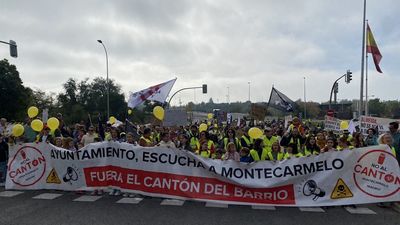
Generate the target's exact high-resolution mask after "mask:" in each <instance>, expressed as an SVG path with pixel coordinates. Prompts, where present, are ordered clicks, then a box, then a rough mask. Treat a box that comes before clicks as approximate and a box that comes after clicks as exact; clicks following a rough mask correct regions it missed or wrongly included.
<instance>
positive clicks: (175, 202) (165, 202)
mask: <svg viewBox="0 0 400 225" xmlns="http://www.w3.org/2000/svg"><path fill="white" fill-rule="evenodd" d="M183 203H185V201H182V200H178V199H164V200H163V201H162V202H161V204H160V205H174V206H182V205H183Z"/></svg>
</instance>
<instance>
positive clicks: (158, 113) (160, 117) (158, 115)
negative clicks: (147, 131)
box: [153, 106, 164, 120]
mask: <svg viewBox="0 0 400 225" xmlns="http://www.w3.org/2000/svg"><path fill="white" fill-rule="evenodd" d="M153 115H154V116H155V117H156V118H157V119H158V120H163V119H164V109H163V108H162V107H161V106H156V107H154V109H153Z"/></svg>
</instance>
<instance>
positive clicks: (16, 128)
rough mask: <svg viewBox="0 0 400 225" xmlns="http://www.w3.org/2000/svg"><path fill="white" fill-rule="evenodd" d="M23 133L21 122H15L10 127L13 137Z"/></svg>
mask: <svg viewBox="0 0 400 225" xmlns="http://www.w3.org/2000/svg"><path fill="white" fill-rule="evenodd" d="M23 133H24V126H22V125H21V124H15V125H14V126H13V128H12V134H13V135H14V137H19V136H21V135H22V134H23Z"/></svg>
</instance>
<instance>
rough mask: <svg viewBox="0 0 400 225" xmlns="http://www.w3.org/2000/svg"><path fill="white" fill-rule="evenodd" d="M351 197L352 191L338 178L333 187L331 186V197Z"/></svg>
mask: <svg viewBox="0 0 400 225" xmlns="http://www.w3.org/2000/svg"><path fill="white" fill-rule="evenodd" d="M351 197H353V193H352V192H351V190H350V188H349V187H348V186H347V185H346V183H345V182H344V181H343V180H342V178H339V180H338V181H337V182H336V185H335V188H333V191H332V194H331V199H340V198H351Z"/></svg>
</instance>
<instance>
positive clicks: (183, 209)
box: [0, 188, 400, 225]
mask: <svg viewBox="0 0 400 225" xmlns="http://www.w3.org/2000/svg"><path fill="white" fill-rule="evenodd" d="M47 193H50V194H51V195H48V194H47ZM43 194H44V195H43ZM53 194H55V195H53ZM14 195H15V196H14ZM82 196H83V197H82ZM43 197H44V198H54V197H56V198H54V199H37V198H43ZM77 200H80V201H77ZM83 200H84V201H86V202H84V201H83ZM118 201H130V203H118ZM302 210H304V209H300V208H296V207H291V208H286V207H276V208H268V209H254V208H253V207H251V206H235V205H213V204H206V203H204V202H193V201H170V200H165V199H160V198H144V199H141V198H130V199H126V198H123V197H122V196H108V195H104V196H102V197H99V198H98V199H96V197H92V196H84V195H78V194H76V193H73V192H60V191H44V190H43V191H23V192H12V191H5V190H4V188H0V224H1V225H3V224H4V225H28V224H29V225H31V224H35V225H36V224H38V225H47V224H49V225H50V224H51V225H59V224H60V225H61V224H82V225H83V224H84V225H91V224H93V225H103V224H113V225H114V224H118V225H122V224H152V225H157V224H162V225H165V224H174V225H178V224H218V225H221V224H229V225H236V224H246V225H247V224H251V225H258V224H268V225H272V224H279V225H291V224H296V225H299V224H307V225H313V224H315V225H330V224H334V225H340V224H346V225H351V224H362V225H368V224H371V225H380V224H384V225H391V224H399V225H400V214H399V213H397V212H395V211H394V210H392V209H390V208H386V209H384V208H379V207H376V206H375V205H362V206H358V207H357V209H356V211H351V209H349V210H350V211H349V210H348V209H346V208H344V207H332V208H324V209H322V208H315V209H311V210H313V211H324V212H304V211H302ZM306 210H307V209H306ZM308 210H310V209H308ZM358 213H361V214H358ZM365 213H367V214H365Z"/></svg>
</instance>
